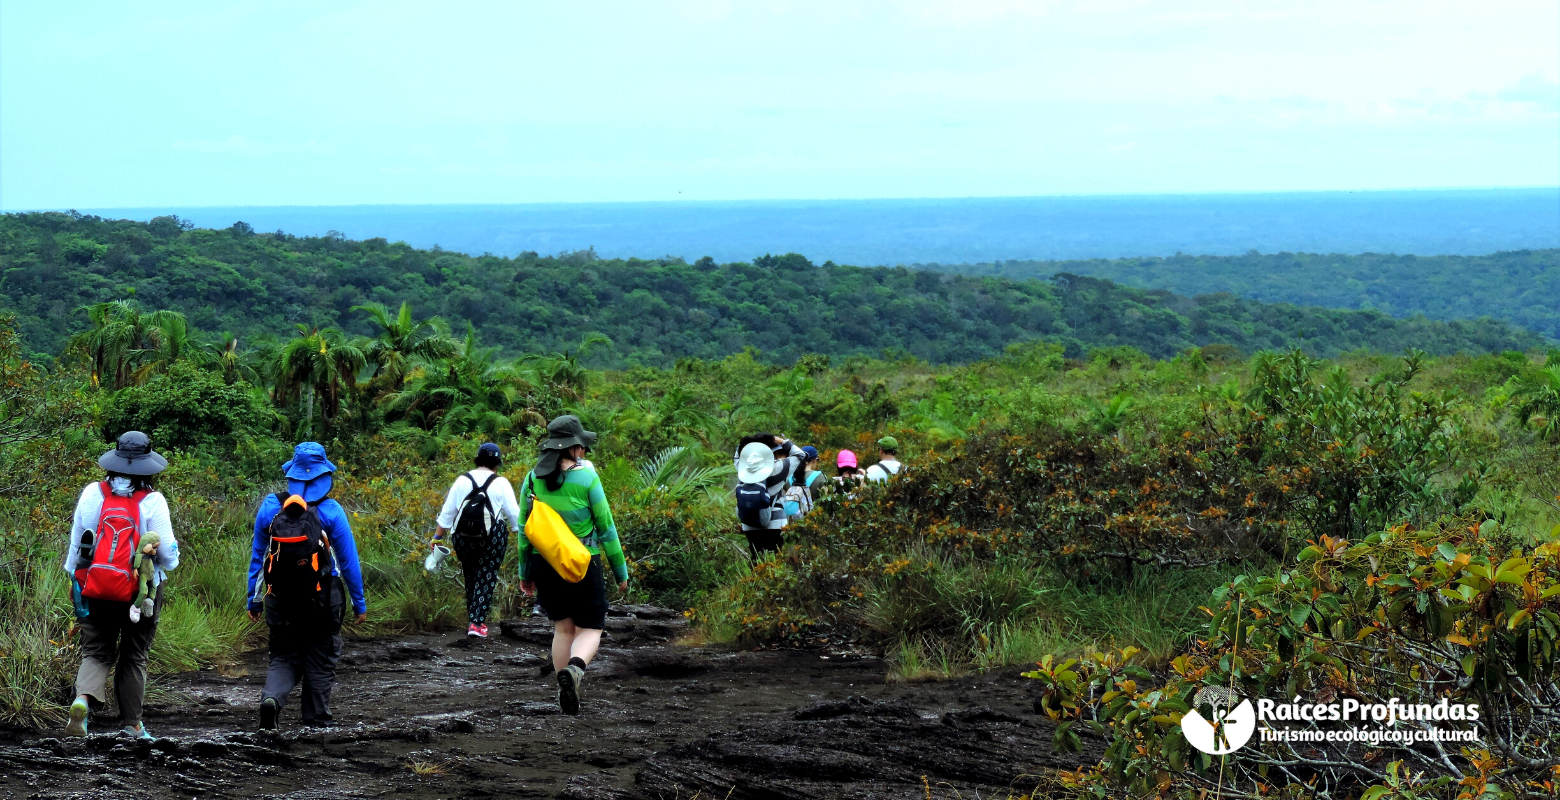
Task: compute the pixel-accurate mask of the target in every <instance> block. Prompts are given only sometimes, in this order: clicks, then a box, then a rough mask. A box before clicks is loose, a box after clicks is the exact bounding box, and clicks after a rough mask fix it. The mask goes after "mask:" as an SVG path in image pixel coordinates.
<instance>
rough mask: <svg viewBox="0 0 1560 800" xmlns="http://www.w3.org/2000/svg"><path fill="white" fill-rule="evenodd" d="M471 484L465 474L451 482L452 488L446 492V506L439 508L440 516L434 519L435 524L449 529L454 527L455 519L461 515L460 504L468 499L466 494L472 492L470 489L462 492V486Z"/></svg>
mask: <svg viewBox="0 0 1560 800" xmlns="http://www.w3.org/2000/svg"><path fill="white" fill-rule="evenodd" d="M469 485H470V482H469V481H467V480H466V476H465V475H462V476H460V477H459V478H456V479H455V482H454V483H452V484H450V490H449V491H448V492H445V493H444V507H443V508H441V509H439V516H438V518H437V519H435V520H434V523H435V524H437V525H438V526H439V527H441V528H443V529H445V530H447V531H448V530H452V529H454V527H455V520H456V518H457V517H458V516H459V515H460V504H461V502H462V501H464V500H465V499H466V495H468V494H470V493H471V490H470V489H467V490H466V491H465V492H461V491H460V490H461V487H463V486H469Z"/></svg>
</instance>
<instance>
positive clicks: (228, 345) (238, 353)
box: [207, 332, 265, 385]
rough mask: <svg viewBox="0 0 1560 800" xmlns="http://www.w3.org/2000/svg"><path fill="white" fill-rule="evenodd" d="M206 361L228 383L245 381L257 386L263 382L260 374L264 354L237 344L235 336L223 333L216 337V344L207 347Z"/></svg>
mask: <svg viewBox="0 0 1560 800" xmlns="http://www.w3.org/2000/svg"><path fill="white" fill-rule="evenodd" d="M208 347H209V352H208V354H207V358H208V360H209V361H210V362H211V363H212V365H213V366H214V367H216V369H217V370H218V371H219V372H221V373H222V379H223V380H225V381H227V382H228V383H237V382H238V381H247V382H249V383H250V384H254V385H259V384H261V383H262V382H263V381H264V376H263V375H262V373H261V369H262V365H263V363H264V360H265V359H264V354H263V353H261V352H260V351H258V350H255V349H253V348H246V347H243V346H242V345H240V344H239V340H238V337H237V336H234V335H233V334H231V333H227V332H223V333H221V334H220V335H218V336H217V344H215V345H209V346H208Z"/></svg>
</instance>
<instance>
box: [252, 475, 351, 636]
mask: <svg viewBox="0 0 1560 800" xmlns="http://www.w3.org/2000/svg"><path fill="white" fill-rule="evenodd" d="M317 508H318V509H319V512H320V524H321V525H322V526H324V528H325V535H326V536H329V537H330V549H331V552H332V554H333V555H334V556H335V558H334V559H333V561H334V562H335V564H334V566H332V568H331V574H332V575H338V576H341V577H342V578H343V579H344V582H345V583H346V584H347V591H348V592H349V593H351V595H352V612H353V613H354V614H366V613H368V600H367V599H366V598H364V596H363V570H362V569H361V568H360V567H359V566H358V556H357V543H356V542H354V541H353V540H352V525H351V524H350V523H348V522H347V512H346V510H345V509H343V508H342V507H341V504H340V503H338V502H336V501H335V500H332V499H330V498H326V499H325V500H323V501H321V502H320V504H319V505H318V506H317ZM281 510H282V501H280V500H278V499H276V495H274V494H268V495H266V496H265V500H262V501H261V502H260V512H259V513H258V514H255V545H254V549H253V550H252V551H251V552H250V555H249V594H248V597H249V610H250V611H259V610H260V609H261V603H260V599H259V598H257V597H255V587H256V586H258V585H259V583H260V573H261V572H262V571H263V570H264V569H265V551H266V549H267V548H269V547H270V546H271V534H270V532H269V531H268V530H267V529H268V528H270V527H271V520H272V519H275V518H276V515H277V514H278V513H279V512H280V511H281Z"/></svg>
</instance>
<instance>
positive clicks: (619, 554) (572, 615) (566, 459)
mask: <svg viewBox="0 0 1560 800" xmlns="http://www.w3.org/2000/svg"><path fill="white" fill-rule="evenodd" d="M595 443H596V434H595V433H593V432H591V431H587V430H585V426H584V425H582V424H581V423H580V420H579V418H578V417H576V416H574V415H573V414H565V415H564V416H561V417H559V418H557V419H555V420H553V421H552V422H550V423H548V424H547V441H546V442H545V443H543V444H542V456H541V458H540V459H538V460H537V462H536V468H535V469H533V470H531V473H530V474H529V475H527V476H526V478H525V481H524V482H523V483H522V484H521V486H520V516H521V517H522V518H525V519H529V518H530V516H531V508H532V505H531V504H532V503H535V502H536V501H538V500H540V501H541V502H543V503H546V504H547V506H548V507H549V508H551V509H552V510H554V511H556V512H558V516H560V517H562V518H563V521H564V522H565V523H567V524H568V526H569V529H570V530H572V531H574V535H575V536H578V537H580V542H581V543H582V544H584V545H585V547H586V549H588V550H590V552H591V560H590V569H589V570H587V571H586V573H585V577H584V579H582V580H581V581H580V582H579V583H570V582H569V581H567V580H564V579H563V577H562V576H560V575H559V574H558V571H557V570H555V569H553V566H552V565H551V564H549V563H547V560H546V559H544V558H542V556H541V554H540V553H538V552H536V550H534V549H533V548H532V547H531V542H530V540H529V539H526V538H525V537H523V536H522V537H520V590H521V591H523V592H525V593H526V594H527V595H535V596H536V600H537V603H538V604H539V605H540V606H541V607H542V610H544V611H546V612H547V618H548V619H550V620H552V621H553V640H552V658H553V668H554V669H555V670H556V671H557V675H558V707H559V709H560V710H562V711H563V713H565V714H578V713H579V711H580V684H581V682H583V681H584V679H585V668H586V667H588V666H590V660H591V659H592V658H594V657H595V655H596V649H597V648H598V647H600V646H601V631H602V629H603V628H605V627H606V624H607V587H606V580H605V576H604V575H603V571H604V569H605V566H606V565H610V566H611V568H612V574H613V576H614V577H615V578H616V582H617V585H618V591H619V592H627V591H628V562H627V560H626V559H625V558H624V557H623V546H622V544H621V543H619V541H618V534H617V526H616V525H615V524H614V523H613V522H612V508H611V507H610V506H608V505H607V495H606V492H605V491H603V490H602V488H601V477H600V476H599V475H597V474H596V470H595V469H594V468H593V467H591V466H590V464H589V462H586V461H585V453H586V451H588V450H589V449H590V447H591V445H593V444H595ZM603 561H605V562H606V565H603V563H602V562H603Z"/></svg>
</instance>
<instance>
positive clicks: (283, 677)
mask: <svg viewBox="0 0 1560 800" xmlns="http://www.w3.org/2000/svg"><path fill="white" fill-rule="evenodd" d="M340 658H341V633H340V628H339V627H338V626H328V627H327V626H314V625H272V626H271V665H270V667H269V668H267V669H266V671H265V690H264V692H263V693H262V694H261V699H262V700H264V699H265V698H267V697H269V698H272V699H274V700H276V707H277V709H281V708H282V707H283V706H285V705H286V704H287V695H289V694H291V693H292V690H293V687H294V686H297V685H298V684H299V683H300V682H301V683H302V684H303V697H302V699H301V700H300V702H299V705H300V707H301V709H302V712H303V713H302V717H303V721H304V722H328V721H330V719H331V713H330V690H331V687H333V686H334V685H335V683H336V662H337V661H338V660H339V659H340Z"/></svg>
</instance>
